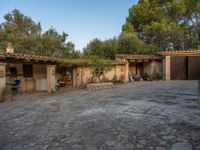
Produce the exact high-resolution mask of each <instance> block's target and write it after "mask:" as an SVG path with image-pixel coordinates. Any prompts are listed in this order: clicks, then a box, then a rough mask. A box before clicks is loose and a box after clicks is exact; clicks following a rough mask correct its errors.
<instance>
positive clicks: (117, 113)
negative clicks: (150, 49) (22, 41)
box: [0, 81, 200, 150]
mask: <svg viewBox="0 0 200 150" xmlns="http://www.w3.org/2000/svg"><path fill="white" fill-rule="evenodd" d="M16 99H18V100H16V101H13V102H11V103H1V104H0V149H2V150H4V149H5V150H12V149H13V150H23V149H24V150H25V149H26V150H27V149H30V150H34V149H38V150H40V149H41V150H45V149H65V150H134V149H136V150H171V149H172V150H191V149H194V150H200V106H199V105H198V100H197V99H198V95H197V82H196V81H157V82H134V83H129V84H125V85H118V86H114V88H113V89H109V90H103V91H87V90H69V91H66V92H64V91H61V92H57V93H55V94H52V95H46V94H41V93H39V94H32V95H30V96H27V95H25V96H24V95H22V96H20V95H18V96H17V97H16Z"/></svg>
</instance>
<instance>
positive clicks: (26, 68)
mask: <svg viewBox="0 0 200 150" xmlns="http://www.w3.org/2000/svg"><path fill="white" fill-rule="evenodd" d="M23 75H24V77H33V65H23Z"/></svg>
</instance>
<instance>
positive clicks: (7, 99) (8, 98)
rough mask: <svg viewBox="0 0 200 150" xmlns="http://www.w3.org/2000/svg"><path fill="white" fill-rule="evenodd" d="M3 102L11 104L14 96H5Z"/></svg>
mask: <svg viewBox="0 0 200 150" xmlns="http://www.w3.org/2000/svg"><path fill="white" fill-rule="evenodd" d="M3 101H4V102H11V101H12V95H10V94H7V95H3Z"/></svg>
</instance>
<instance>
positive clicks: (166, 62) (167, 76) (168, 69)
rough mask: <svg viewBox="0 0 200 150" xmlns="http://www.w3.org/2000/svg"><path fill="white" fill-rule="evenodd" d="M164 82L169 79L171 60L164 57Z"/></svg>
mask: <svg viewBox="0 0 200 150" xmlns="http://www.w3.org/2000/svg"><path fill="white" fill-rule="evenodd" d="M164 70H165V80H170V79H171V58H170V56H165V68H164Z"/></svg>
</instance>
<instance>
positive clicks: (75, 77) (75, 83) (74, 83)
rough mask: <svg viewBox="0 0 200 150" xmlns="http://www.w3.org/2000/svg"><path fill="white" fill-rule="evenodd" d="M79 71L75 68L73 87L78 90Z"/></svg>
mask: <svg viewBox="0 0 200 150" xmlns="http://www.w3.org/2000/svg"><path fill="white" fill-rule="evenodd" d="M76 85H77V70H76V67H73V87H75V88H77V86H76Z"/></svg>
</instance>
